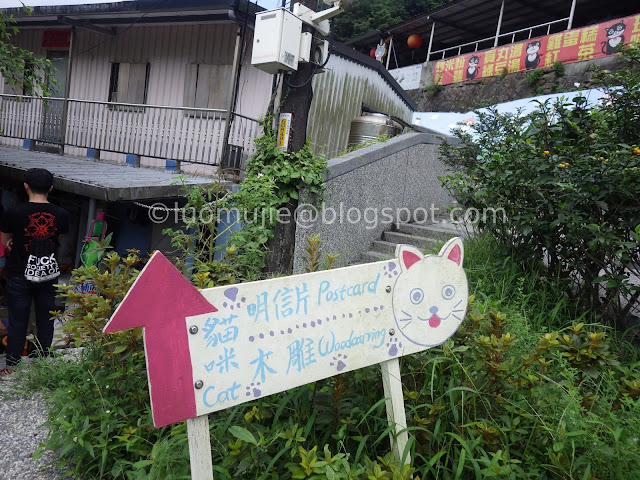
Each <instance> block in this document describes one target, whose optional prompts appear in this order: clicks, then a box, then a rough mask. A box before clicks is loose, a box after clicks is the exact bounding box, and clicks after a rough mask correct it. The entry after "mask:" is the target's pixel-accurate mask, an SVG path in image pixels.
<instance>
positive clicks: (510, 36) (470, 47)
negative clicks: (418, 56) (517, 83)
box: [427, 17, 569, 61]
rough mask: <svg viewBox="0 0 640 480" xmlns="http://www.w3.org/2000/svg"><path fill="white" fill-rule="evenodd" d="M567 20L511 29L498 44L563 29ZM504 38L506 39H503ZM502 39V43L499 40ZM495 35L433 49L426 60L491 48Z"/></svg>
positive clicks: (502, 34) (501, 36)
mask: <svg viewBox="0 0 640 480" xmlns="http://www.w3.org/2000/svg"><path fill="white" fill-rule="evenodd" d="M568 22H569V17H566V18H560V19H558V20H553V21H551V22H546V23H541V24H539V25H534V26H533V27H527V28H521V29H520V30H513V31H512V32H506V33H501V34H500V35H498V45H505V44H510V43H516V42H521V41H523V40H528V39H530V38H532V37H534V36H541V35H549V34H550V33H551V32H552V30H554V28H557V27H562V28H561V29H560V30H559V31H561V30H564V29H565V28H566V26H567V23H568ZM504 39H506V41H504ZM501 40H502V43H500V41H501ZM495 41H496V37H495V35H494V36H491V37H487V38H483V39H481V40H474V41H473V42H468V43H463V44H461V45H456V46H454V47H447V48H443V49H441V50H434V51H432V52H429V53H428V55H427V61H429V60H437V59H444V58H447V57H452V56H453V57H455V56H458V55H462V54H463V53H470V52H477V51H478V50H484V49H486V48H493V46H494V43H495Z"/></svg>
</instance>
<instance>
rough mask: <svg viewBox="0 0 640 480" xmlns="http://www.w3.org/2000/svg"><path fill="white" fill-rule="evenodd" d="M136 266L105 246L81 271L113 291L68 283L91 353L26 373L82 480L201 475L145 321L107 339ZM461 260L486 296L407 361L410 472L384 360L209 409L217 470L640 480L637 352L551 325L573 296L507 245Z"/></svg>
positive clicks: (61, 453)
mask: <svg viewBox="0 0 640 480" xmlns="http://www.w3.org/2000/svg"><path fill="white" fill-rule="evenodd" d="M308 255H309V269H310V270H318V269H319V268H321V267H319V266H320V265H322V264H323V263H325V261H326V263H328V264H329V265H330V264H331V263H332V257H331V256H329V257H326V256H324V255H322V254H321V252H320V246H319V244H318V242H317V239H310V240H309V242H308ZM138 260H139V259H138V258H137V256H135V255H129V256H127V257H125V258H120V257H118V256H117V255H116V254H109V255H107V256H105V257H104V260H103V263H102V264H101V265H100V266H99V267H98V268H95V269H93V268H92V269H91V270H90V271H88V269H80V270H77V271H76V272H75V274H74V278H75V279H76V280H77V281H84V280H85V279H86V278H87V277H88V276H90V277H91V278H93V279H94V281H95V282H96V286H97V290H98V292H100V293H101V294H102V295H103V297H104V298H100V297H90V296H84V297H82V296H75V294H73V293H72V292H71V291H69V290H65V292H66V293H65V294H66V295H69V301H70V302H74V303H77V304H78V307H77V309H76V310H75V313H76V315H75V316H74V317H73V319H72V320H71V321H70V322H71V323H70V324H69V327H68V328H69V331H72V332H74V338H76V339H82V344H83V345H84V349H83V351H82V353H81V354H80V355H79V358H77V359H64V358H57V359H53V361H52V360H48V361H38V362H35V363H34V364H32V367H31V368H29V369H28V370H25V371H24V372H23V373H22V374H21V375H23V378H24V379H25V380H26V384H27V386H30V387H31V388H45V389H47V390H49V393H48V395H47V397H48V398H49V404H50V410H49V420H48V421H47V423H46V426H47V427H48V428H49V432H50V433H49V437H48V439H47V441H46V442H45V444H44V445H43V447H42V451H44V449H51V450H53V451H54V452H55V453H56V454H57V455H58V458H59V460H58V462H57V463H58V466H60V467H61V468H63V469H65V470H66V471H67V472H68V474H69V475H78V476H81V477H82V478H84V479H85V480H89V479H98V478H99V479H110V478H113V479H130V480H132V479H163V480H164V479H188V478H190V474H189V455H188V447H187V435H186V424H185V422H180V423H178V424H175V425H172V426H168V427H163V428H160V429H155V428H154V427H153V423H152V418H151V412H150V407H149V398H148V393H147V378H146V372H145V363H144V353H143V350H142V345H141V340H140V330H139V329H137V330H132V331H129V332H119V333H116V334H109V335H103V334H102V333H101V332H102V327H103V326H104V323H105V321H106V318H108V317H109V316H110V315H111V314H112V312H113V308H114V307H115V306H116V304H117V303H118V301H119V300H120V299H121V298H122V296H123V295H124V293H125V292H126V290H127V288H128V286H129V285H130V283H131V282H132V280H133V279H134V278H135V275H136V274H137V271H136V270H135V266H137V265H138ZM465 264H466V267H465V268H466V270H467V272H468V277H469V285H470V291H471V292H474V293H475V294H476V295H475V301H472V303H471V305H472V306H471V308H470V313H469V314H468V316H467V318H466V319H465V321H464V322H463V324H462V328H461V329H460V331H459V332H458V333H457V334H456V335H454V337H453V338H452V339H450V340H449V341H448V342H447V343H446V344H444V345H443V346H441V347H436V348H433V349H430V350H427V351H425V352H423V353H421V354H418V355H412V356H407V357H403V358H402V360H401V361H402V373H403V386H404V391H405V400H406V404H407V409H408V421H409V433H410V443H409V448H411V454H412V461H413V463H412V465H411V466H401V465H399V464H398V463H397V462H395V461H394V460H392V458H391V456H390V455H389V453H388V452H389V432H390V427H389V426H388V424H387V418H386V413H385V410H384V408H385V406H384V399H383V396H384V393H383V388H382V381H381V377H380V371H379V368H378V367H377V366H373V367H369V368H365V369H361V370H357V371H353V372H348V373H344V374H341V375H337V376H335V377H333V378H329V379H326V380H323V381H319V382H315V383H312V384H309V385H304V386H301V387H298V388H295V389H292V390H289V391H286V392H283V393H280V394H277V395H272V396H269V397H266V398H262V399H259V400H258V401H255V402H250V403H246V404H243V405H239V406H236V407H233V408H230V409H228V410H225V411H221V412H216V413H213V414H210V415H209V424H210V431H211V445H212V460H213V464H214V469H215V472H216V473H215V474H216V478H218V477H219V478H243V479H245V478H246V479H249V478H253V479H263V480H267V479H269V480H271V479H274V480H275V479H283V480H288V479H294V478H296V479H316V478H317V479H319V478H336V479H359V480H370V479H407V480H408V479H411V478H415V479H417V478H442V479H465V478H491V477H502V478H531V479H536V478H540V479H545V478H580V479H583V478H584V479H589V478H591V479H595V478H609V479H612V480H626V479H628V478H634V475H635V472H636V471H638V469H639V468H640V458H639V454H638V448H637V439H636V437H637V432H638V429H639V428H640V415H639V414H640V410H639V406H640V404H639V403H638V402H639V400H638V399H639V398H640V372H639V370H638V368H637V364H636V363H634V360H633V358H625V357H622V358H618V355H617V353H618V352H627V351H631V352H633V353H635V351H634V350H628V349H627V348H626V347H625V348H621V346H622V347H624V345H625V344H623V343H620V342H618V341H617V339H616V338H615V337H614V336H613V335H611V333H610V332H608V331H607V330H604V329H603V327H602V326H599V325H586V324H584V323H574V324H572V325H570V326H568V327H565V328H563V329H561V330H560V331H549V329H547V328H546V327H545V324H544V318H542V317H544V316H545V315H547V316H552V315H553V316H555V317H556V318H557V321H558V322H559V323H565V322H570V321H571V320H572V313H571V309H570V308H569V305H568V304H567V302H566V300H565V298H564V297H562V296H560V297H558V296H557V295H556V296H554V294H553V292H554V291H555V290H556V289H555V286H554V284H553V282H551V281H548V282H542V281H541V280H540V279H538V278H535V276H534V275H531V272H529V271H527V270H523V269H522V268H521V267H520V266H518V265H517V264H514V263H512V262H511V261H510V260H509V259H508V258H504V257H503V256H502V254H501V252H500V251H499V250H497V249H496V248H495V242H493V241H491V240H488V239H487V238H484V237H483V238H479V239H475V240H470V241H467V242H466V246H465ZM498 309H499V311H500V312H502V313H498ZM605 333H608V334H605ZM90 339H92V340H91V341H89V340H90ZM620 360H623V361H624V364H623V362H622V361H620ZM619 361H620V364H619V363H618V362H619Z"/></svg>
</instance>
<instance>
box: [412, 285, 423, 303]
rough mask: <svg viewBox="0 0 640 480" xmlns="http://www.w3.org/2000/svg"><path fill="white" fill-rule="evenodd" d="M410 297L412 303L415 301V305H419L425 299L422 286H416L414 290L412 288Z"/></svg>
mask: <svg viewBox="0 0 640 480" xmlns="http://www.w3.org/2000/svg"><path fill="white" fill-rule="evenodd" d="M409 297H410V298H411V303H413V304H414V305H418V304H419V303H421V302H422V300H423V299H424V292H423V291H422V289H421V288H414V289H413V290H411V293H410V294H409Z"/></svg>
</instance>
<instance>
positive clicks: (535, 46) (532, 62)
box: [524, 40, 542, 70]
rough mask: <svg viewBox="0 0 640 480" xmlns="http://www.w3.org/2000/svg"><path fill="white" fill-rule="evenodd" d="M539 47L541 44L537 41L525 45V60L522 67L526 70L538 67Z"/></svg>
mask: <svg viewBox="0 0 640 480" xmlns="http://www.w3.org/2000/svg"><path fill="white" fill-rule="evenodd" d="M541 46H542V44H541V43H540V42H539V41H538V40H535V41H533V42H529V43H527V49H526V50H527V58H526V59H525V61H524V66H525V67H526V69H527V70H534V69H536V68H538V65H540V54H539V53H538V52H539V51H540V48H541Z"/></svg>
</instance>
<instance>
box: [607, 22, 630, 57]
mask: <svg viewBox="0 0 640 480" xmlns="http://www.w3.org/2000/svg"><path fill="white" fill-rule="evenodd" d="M626 28H627V26H626V25H625V24H624V22H618V23H614V24H613V25H611V26H610V27H605V31H606V32H607V41H606V42H602V53H604V54H605V55H611V54H613V53H617V51H618V47H619V46H621V45H622V44H624V35H623V33H624V31H625V29H626Z"/></svg>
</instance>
